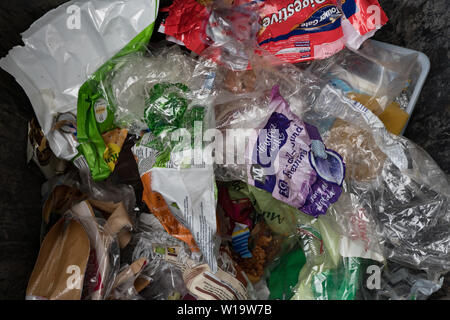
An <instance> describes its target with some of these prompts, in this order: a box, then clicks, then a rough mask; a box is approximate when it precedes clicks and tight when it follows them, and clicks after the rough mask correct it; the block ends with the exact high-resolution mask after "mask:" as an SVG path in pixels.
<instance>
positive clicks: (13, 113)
mask: <svg viewBox="0 0 450 320" xmlns="http://www.w3.org/2000/svg"><path fill="white" fill-rule="evenodd" d="M64 2H66V1H64V0H33V1H31V0H16V1H2V2H1V3H0V57H3V56H5V55H6V54H7V52H8V51H9V50H10V49H11V48H12V47H13V46H15V45H19V44H20V43H21V40H20V39H21V37H20V33H21V32H23V31H25V30H26V29H27V28H28V27H29V26H30V25H31V24H32V23H33V22H34V21H35V20H37V19H38V18H39V17H41V16H42V15H43V14H44V13H46V12H47V11H49V10H50V9H52V8H55V7H57V6H58V5H60V4H62V3H64ZM164 2H166V3H167V1H163V5H164ZM379 2H380V4H381V5H382V7H383V9H384V10H385V12H386V13H387V15H388V17H389V19H390V21H389V23H388V24H387V25H386V26H384V27H383V28H382V29H381V30H380V31H379V32H378V33H377V34H376V36H375V39H377V40H380V41H384V42H388V43H392V44H396V45H399V46H402V47H406V48H411V49H414V50H418V51H421V52H423V53H425V54H426V55H427V56H428V57H429V58H430V61H431V70H430V73H429V75H428V78H427V81H426V82H425V85H424V87H423V89H422V93H421V95H420V98H419V100H418V102H417V104H416V107H415V110H414V113H413V115H412V118H411V120H410V122H409V125H408V128H407V130H406V132H405V136H406V137H408V138H409V139H411V140H412V141H414V142H415V143H417V144H418V145H420V146H421V147H423V148H424V149H425V150H426V151H427V152H428V153H429V154H430V155H431V156H432V157H433V158H434V159H435V161H436V162H437V164H438V165H439V166H440V167H441V168H442V170H443V171H444V172H445V173H446V174H448V173H449V172H450V149H449V148H448V146H449V145H450V134H449V133H450V102H449V99H448V83H449V82H450V73H449V71H450V64H449V52H448V45H449V41H448V39H449V36H450V28H449V26H448V21H449V20H450V11H449V10H448V8H447V7H448V1H447V0H434V1H426V0H416V1H411V0H380V1H379ZM160 37H161V35H159V34H158V33H157V32H155V33H154V35H153V39H152V40H153V41H154V40H158V39H159V38H160ZM161 38H162V37H161ZM0 92H1V94H0V97H1V99H0V159H1V160H0V177H1V181H2V186H1V198H0V199H1V202H0V212H1V213H0V299H24V297H25V289H26V286H27V282H28V278H29V276H30V274H31V271H32V269H33V266H34V263H35V261H36V258H37V254H38V252H39V232H40V227H41V206H42V203H41V194H40V188H41V185H42V183H43V182H44V177H43V175H42V174H41V173H40V171H39V170H38V168H37V167H36V166H35V165H34V164H30V165H29V166H28V165H27V164H26V139H27V123H28V121H29V120H30V119H31V118H32V116H33V109H32V107H31V104H30V102H29V100H28V98H27V96H26V95H25V93H24V91H23V90H22V88H21V87H20V86H19V84H17V83H16V81H15V80H14V78H13V77H12V76H10V75H9V74H7V73H6V72H5V71H3V70H1V71H0ZM447 278H449V277H447ZM449 280H450V279H447V280H446V283H445V284H444V286H443V288H442V289H441V290H440V291H438V292H437V293H435V294H434V295H433V296H432V298H445V297H446V296H447V299H448V297H449V296H450V291H449V290H450V289H449V286H448V281H449Z"/></svg>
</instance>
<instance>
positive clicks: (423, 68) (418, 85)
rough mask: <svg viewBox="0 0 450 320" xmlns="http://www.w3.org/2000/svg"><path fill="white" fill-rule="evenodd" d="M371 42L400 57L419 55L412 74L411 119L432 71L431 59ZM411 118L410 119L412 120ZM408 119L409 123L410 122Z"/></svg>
mask: <svg viewBox="0 0 450 320" xmlns="http://www.w3.org/2000/svg"><path fill="white" fill-rule="evenodd" d="M368 41H371V42H372V43H373V44H375V45H378V46H380V47H383V48H384V49H386V50H389V51H392V52H395V53H397V54H399V55H409V54H413V53H415V54H417V61H416V64H415V66H414V67H413V71H412V73H411V86H412V87H413V89H412V88H411V89H412V93H411V95H410V100H409V104H408V107H407V108H406V112H407V113H408V114H409V116H410V118H411V115H412V113H413V111H414V107H415V106H416V102H417V100H418V98H419V95H420V92H421V91H422V87H423V84H424V83H425V80H426V78H427V75H428V72H429V71H430V59H428V57H427V56H426V55H425V54H424V53H422V52H419V51H416V50H412V49H408V48H403V47H399V46H396V45H393V44H389V43H385V42H381V41H376V40H372V39H370V40H368ZM410 118H409V119H410ZM409 119H408V122H409ZM408 122H407V123H406V125H405V127H404V128H403V130H402V133H401V134H403V133H404V132H405V129H406V127H407V126H408Z"/></svg>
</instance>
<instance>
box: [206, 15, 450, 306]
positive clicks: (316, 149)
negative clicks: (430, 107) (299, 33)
mask: <svg viewBox="0 0 450 320" xmlns="http://www.w3.org/2000/svg"><path fill="white" fill-rule="evenodd" d="M228 14H229V13H226V14H225V15H224V17H227V16H228ZM239 14H240V13H239ZM227 28H228V27H227ZM233 30H234V29H233ZM237 38H238V40H236V39H233V38H229V39H227V41H222V42H220V43H219V44H218V45H217V47H214V46H211V47H210V48H209V49H208V50H210V51H206V52H205V56H206V57H212V58H214V59H215V60H216V61H218V63H219V65H221V68H220V69H219V72H218V74H217V76H216V82H215V86H216V87H215V88H216V90H217V92H218V93H217V96H216V100H215V102H216V106H215V112H216V126H217V128H218V129H220V130H226V129H231V128H233V129H236V128H243V129H252V128H253V129H255V128H256V129H258V128H262V126H261V124H265V123H267V122H268V119H270V117H271V116H272V115H273V113H274V111H278V112H279V109H277V107H278V106H279V105H278V106H271V103H273V102H274V101H277V100H276V99H274V95H273V90H274V89H273V88H274V86H276V85H278V88H277V89H275V90H279V92H277V93H279V94H280V95H281V97H282V100H278V101H281V102H277V103H282V104H283V103H284V104H285V105H286V106H287V108H286V109H285V110H288V112H292V114H294V115H295V116H296V117H298V119H300V121H303V122H304V123H306V124H307V125H310V126H313V127H315V128H316V129H317V131H318V132H314V133H310V132H308V135H309V141H308V140H307V142H306V143H305V144H306V145H308V146H309V147H310V149H309V150H308V151H309V153H310V154H311V157H310V158H309V159H310V164H311V165H313V160H314V161H316V162H317V163H319V162H320V161H319V160H320V159H319V160H318V158H319V157H320V155H322V156H323V154H321V148H320V144H319V146H314V144H315V143H312V142H311V140H316V139H317V137H318V136H319V137H320V139H317V140H319V141H321V142H322V143H323V145H324V146H325V147H324V149H323V146H322V151H323V150H325V152H326V153H327V157H320V158H322V159H327V158H329V157H330V155H332V153H333V151H334V152H335V153H336V154H338V155H339V157H340V158H341V159H342V162H343V163H344V166H345V170H344V172H345V174H343V175H341V177H342V179H343V181H341V183H342V184H341V185H340V188H341V193H339V194H338V197H337V199H334V200H335V201H330V203H328V204H327V206H326V210H325V211H326V212H325V213H324V214H323V215H319V216H317V215H313V216H315V218H311V217H309V221H308V220H307V223H304V222H303V223H300V227H298V229H299V230H302V231H301V232H298V230H297V231H296V232H297V233H300V235H297V236H298V237H299V238H300V242H301V243H302V245H301V247H302V248H303V250H304V251H305V256H306V263H305V265H304V267H303V268H302V269H301V271H300V272H299V277H298V283H297V284H296V286H295V288H294V289H293V290H292V292H293V293H294V294H293V296H292V298H293V299H357V298H358V297H360V294H361V291H362V290H363V289H364V288H363V287H364V286H366V283H365V280H364V276H365V275H366V274H367V272H368V271H367V270H369V269H370V268H372V267H371V266H373V265H377V266H381V265H384V264H386V262H388V263H389V264H393V263H396V264H399V265H400V266H401V267H400V268H405V270H406V269H408V270H416V271H417V272H416V271H408V273H407V275H406V276H405V277H406V278H405V279H408V283H409V284H410V285H411V286H412V287H411V288H410V290H411V291H410V292H409V293H410V294H409V293H408V294H406V293H402V294H397V293H396V291H395V290H394V289H393V290H394V291H393V292H392V294H391V295H386V294H380V295H378V296H377V295H375V296H373V295H372V296H371V297H373V298H392V299H396V298H398V299H404V298H408V297H409V298H423V297H424V296H427V295H430V294H432V292H434V291H436V290H437V289H438V288H439V287H440V283H441V282H440V281H441V280H439V277H440V276H441V275H442V274H444V273H446V272H448V261H449V259H448V255H449V250H448V248H449V246H448V241H449V239H450V235H449V233H448V222H449V205H448V201H449V183H448V179H447V177H446V175H445V174H444V173H443V172H442V171H441V170H440V169H439V168H438V167H437V166H436V164H435V163H434V161H433V160H432V159H431V158H430V157H429V156H428V155H427V154H426V153H425V152H424V151H423V150H422V149H420V148H419V147H417V146H416V145H415V144H414V143H412V142H411V141H409V140H408V139H406V138H404V137H401V136H397V135H394V134H392V133H390V132H389V131H388V130H387V129H386V126H385V125H384V124H383V122H382V121H381V120H380V118H379V117H377V115H376V114H375V113H374V112H372V111H371V110H370V109H369V108H366V107H365V106H364V105H363V104H361V103H360V102H358V101H356V99H355V100H354V99H351V98H350V97H348V96H346V94H345V93H346V92H345V90H342V89H341V88H339V87H337V86H334V85H333V84H332V82H331V83H330V78H329V73H328V71H329V70H328V69H326V68H325V69H320V68H310V69H309V70H303V71H300V70H299V69H297V68H295V67H294V66H292V65H287V64H283V63H281V62H279V61H277V60H276V59H275V58H274V57H271V56H269V55H263V54H262V55H261V54H260V55H252V54H251V52H245V53H242V52H241V51H233V46H235V42H238V43H239V41H240V40H239V37H237ZM242 41H243V42H246V41H248V42H247V43H250V42H251V39H247V40H241V42H242ZM240 45H242V44H238V45H237V47H239V46H240ZM224 48H225V49H224ZM367 48H369V47H367ZM221 50H222V51H223V50H224V51H226V52H227V53H235V54H236V55H237V57H233V55H232V54H226V55H223V56H220V55H219V58H217V54H216V52H217V51H221ZM343 54H344V55H345V54H348V55H349V56H351V55H355V53H348V52H347V53H343ZM358 55H360V56H361V57H363V58H364V59H365V60H367V61H370V64H372V65H373V67H374V68H378V73H376V72H375V73H374V74H375V75H374V76H375V78H377V77H378V78H377V80H374V81H373V82H374V83H375V82H379V81H381V82H382V83H384V85H383V87H384V86H389V84H388V83H391V86H390V88H389V89H388V90H387V91H386V92H384V93H383V94H380V95H381V96H382V97H385V99H387V100H389V99H394V98H395V96H396V95H397V94H399V91H400V90H401V86H402V83H403V81H404V80H405V77H408V70H409V69H408V66H410V63H411V62H412V61H413V60H414V59H415V57H412V56H411V57H407V58H402V59H403V60H402V61H401V65H402V68H403V70H399V68H398V66H395V64H398V61H397V60H396V57H392V60H389V57H388V56H387V55H386V54H384V53H382V52H381V53H380V54H379V55H378V56H377V54H375V53H373V52H371V51H370V49H365V48H362V50H361V53H358ZM239 58H241V59H243V58H246V59H247V61H248V64H247V68H245V70H243V68H241V66H242V65H244V64H241V63H240V64H239V65H238V66H237V65H236V64H234V61H237V60H238V59H239ZM333 63H334V62H332V63H331V64H333ZM325 65H326V62H325ZM337 65H338V64H336V66H337ZM230 70H231V71H230ZM392 70H395V72H391V71H392ZM400 71H401V72H400ZM230 72H232V73H231V75H230ZM252 73H253V75H252ZM366 76H369V77H370V76H372V75H371V74H369V75H367V74H366ZM375 78H374V79H375ZM254 79H257V80H256V81H255V80H254ZM230 83H232V85H230ZM242 83H245V85H242ZM380 88H381V87H380ZM271 90H272V91H271ZM383 90H384V89H383ZM389 90H391V91H389ZM394 91H395V92H394ZM386 97H388V98H386ZM281 113H282V114H283V112H281ZM287 114H289V113H286V112H284V115H287ZM291 118H293V117H292V115H291V116H290V117H288V119H291ZM296 121H299V120H297V119H296ZM307 125H306V126H307ZM237 150H238V151H236V149H228V148H225V155H227V154H231V155H232V156H233V157H235V156H236V153H237V152H239V149H237ZM246 151H247V150H246ZM281 152H282V151H281ZM246 156H247V160H250V159H251V155H250V156H248V154H247V155H246ZM332 167H333V166H331V167H328V168H329V169H327V167H326V166H325V167H324V166H323V165H318V166H316V167H315V168H314V169H315V170H316V173H317V176H320V177H326V178H327V179H326V180H327V181H328V182H330V181H333V180H331V177H333V178H336V177H339V173H340V172H341V173H342V170H341V171H333V170H335V169H333V170H331V168H332ZM247 168H248V164H245V165H237V164H235V163H232V164H229V163H228V164H227V163H225V164H217V163H216V176H217V177H218V178H219V179H220V180H226V181H227V180H241V181H243V182H245V183H249V174H248V171H247ZM333 168H336V167H333ZM336 181H339V180H334V181H333V182H331V183H334V184H336ZM249 184H252V183H251V180H250V183H249ZM277 184H278V180H277ZM256 187H257V189H262V190H258V192H262V193H263V194H265V196H266V197H267V198H271V196H270V195H269V194H267V193H265V191H263V190H266V191H269V192H270V190H267V189H265V188H264V187H262V188H261V187H259V188H258V186H257V185H256ZM272 196H274V197H275V198H277V197H276V196H275V195H274V194H273V192H272ZM296 198H298V197H296ZM278 199H279V200H282V201H283V199H282V198H281V199H280V198H278ZM272 200H273V201H277V200H275V199H272ZM284 202H286V204H287V205H290V206H288V207H292V204H293V203H290V202H289V201H284ZM279 205H280V204H279ZM279 205H278V206H279ZM283 205H285V204H283ZM274 207H275V205H272V206H270V207H268V209H267V211H268V212H273V210H274ZM296 208H297V209H299V210H296ZM305 213H307V214H309V215H311V214H310V212H308V210H306V209H305V208H303V207H301V206H298V205H297V206H294V208H293V214H294V217H296V219H300V218H299V217H305V216H306V215H305ZM311 219H312V220H311ZM300 221H301V220H300ZM302 225H303V227H301V226H302ZM309 228H313V229H314V232H312V230H309ZM296 232H294V231H291V235H293V234H296ZM305 235H307V236H305ZM318 239H322V240H318ZM369 267H370V268H369ZM368 268H369V269H368ZM370 270H372V269H370ZM383 270H385V271H386V272H390V271H389V270H390V269H389V268H384V269H383ZM421 272H422V273H421ZM424 272H425V273H424ZM416 274H422V275H421V276H420V277H422V278H420V277H419V276H416ZM424 274H425V278H423V275H424ZM384 277H386V275H384ZM387 277H388V278H389V275H387ZM388 278H387V279H388ZM421 279H422V280H421ZM384 281H386V278H385V280H384ZM427 281H428V282H427ZM388 282H389V280H388ZM414 283H415V287H414ZM391 285H392V284H391ZM366 289H367V288H366ZM262 290H263V289H262ZM414 292H415V293H416V294H415V293H414ZM418 292H419V293H420V294H419V295H417V293H418ZM291 294H292V293H291ZM369 296H370V295H366V297H369Z"/></svg>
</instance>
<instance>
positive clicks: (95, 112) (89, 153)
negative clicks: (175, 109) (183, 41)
mask: <svg viewBox="0 0 450 320" xmlns="http://www.w3.org/2000/svg"><path fill="white" fill-rule="evenodd" d="M155 9H156V10H157V9H158V5H156V8H155ZM154 25H155V23H154V22H152V23H151V24H150V25H149V26H148V27H147V28H145V29H144V30H143V31H142V32H141V33H140V34H138V35H137V36H136V37H135V38H134V39H133V40H132V41H130V43H129V44H128V45H127V46H125V47H124V48H123V49H122V50H121V51H120V52H119V53H117V54H116V55H115V56H114V57H113V58H111V59H110V60H109V61H107V62H106V63H105V64H104V65H103V66H102V67H100V68H99V69H98V70H97V71H96V72H95V73H94V74H93V75H92V76H91V77H90V79H89V80H88V81H86V82H85V83H84V84H83V85H82V86H81V88H80V90H79V92H78V105H77V139H78V142H79V143H80V145H79V147H78V151H79V152H80V154H82V155H83V156H84V158H85V159H86V161H87V163H88V165H89V168H90V171H91V174H92V178H93V179H94V181H100V180H104V179H106V178H107V177H108V176H109V175H110V174H111V169H110V168H109V166H108V164H107V163H106V161H105V160H104V158H103V156H104V153H105V150H106V146H105V143H104V141H103V138H102V134H103V133H105V132H107V131H110V130H112V129H114V128H116V126H115V124H114V101H113V99H111V97H112V95H111V94H110V91H111V88H110V87H108V86H107V85H105V81H104V80H105V79H106V77H107V76H108V73H109V72H110V71H111V70H113V69H114V68H116V66H117V65H118V63H119V62H120V58H121V57H124V56H126V55H129V54H131V53H135V52H139V51H145V50H146V45H147V43H148V42H149V41H150V37H151V35H152V33H153V28H154Z"/></svg>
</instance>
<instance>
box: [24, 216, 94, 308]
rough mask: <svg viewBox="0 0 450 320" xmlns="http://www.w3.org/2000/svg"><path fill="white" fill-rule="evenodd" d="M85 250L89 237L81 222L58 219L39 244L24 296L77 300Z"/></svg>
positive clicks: (83, 272) (88, 249)
mask: <svg viewBox="0 0 450 320" xmlns="http://www.w3.org/2000/svg"><path fill="white" fill-rule="evenodd" d="M89 251H90V245H89V238H88V236H87V234H86V232H85V231H84V228H83V227H82V225H81V224H80V223H78V222H77V221H75V220H68V219H64V218H61V219H60V220H59V221H58V222H57V223H56V224H55V225H54V226H53V227H52V229H51V230H50V231H49V233H48V234H47V235H46V237H45V239H44V241H43V243H42V245H41V249H40V251H39V256H38V259H37V261H36V264H35V266H34V269H33V272H32V274H31V277H30V279H29V281H28V288H27V291H26V298H27V299H30V300H31V299H50V300H79V299H80V298H81V292H82V286H83V280H84V274H85V271H86V265H87V261H88V258H89Z"/></svg>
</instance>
